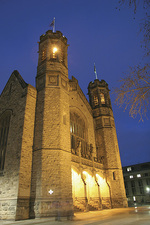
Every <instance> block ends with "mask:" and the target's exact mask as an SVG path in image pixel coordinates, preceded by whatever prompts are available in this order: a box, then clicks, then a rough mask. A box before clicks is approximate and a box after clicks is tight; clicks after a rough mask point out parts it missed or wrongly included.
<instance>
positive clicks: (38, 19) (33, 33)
mask: <svg viewBox="0 0 150 225" xmlns="http://www.w3.org/2000/svg"><path fill="white" fill-rule="evenodd" d="M117 6H118V0H113V1H112V0H105V1H104V0H53V1H52V0H0V53H1V54H0V65H1V66H0V69H1V72H0V78H1V82H0V93H1V92H2V90H3V88H4V86H5V84H6V83H7V80H8V79H9V77H10V75H11V73H12V72H13V71H14V70H18V71H19V73H20V74H21V76H22V77H23V78H24V80H25V81H26V82H27V83H30V84H31V85H33V86H35V76H36V68H37V61H38V53H37V51H38V44H37V42H38V41H39V37H40V35H42V34H43V33H45V32H46V31H47V30H48V29H51V28H50V27H49V24H50V23H51V22H52V20H53V17H55V18H56V30H60V31H61V32H62V33H63V35H64V36H66V37H67V39H68V43H69V45H70V46H69V49H68V67H69V78H71V76H72V75H73V76H75V77H76V78H77V79H78V82H79V85H80V87H81V88H82V90H83V92H84V94H85V95H86V97H87V98H88V96H87V86H88V84H89V82H90V81H94V79H95V76H94V62H95V64H96V70H97V73H98V78H99V79H100V80H101V79H104V80H105V81H106V82H107V83H108V84H109V89H110V90H113V88H114V87H116V86H117V85H118V80H120V79H121V78H122V77H123V76H124V73H126V72H127V71H128V68H129V66H134V65H138V64H139V63H140V62H141V61H142V60H143V54H144V51H143V49H142V48H141V41H142V34H141V33H139V29H140V28H139V23H140V21H141V19H142V18H143V9H142V7H139V8H138V11H137V15H136V16H135V19H134V13H133V9H129V8H128V7H127V6H123V7H121V10H120V11H119V10H118V9H116V7H117ZM144 60H146V59H144ZM110 94H111V100H112V106H113V111H114V117H115V123H116V129H117V135H118V141H119V147H120V154H121V161H122V165H123V166H126V165H131V164H136V163H142V162H148V161H150V116H149V113H148V114H147V115H148V117H149V118H148V120H147V119H145V120H144V123H143V122H139V118H136V119H132V118H131V117H129V115H128V112H127V111H126V112H123V108H118V106H117V105H115V104H114V96H113V95H112V93H111V92H110Z"/></svg>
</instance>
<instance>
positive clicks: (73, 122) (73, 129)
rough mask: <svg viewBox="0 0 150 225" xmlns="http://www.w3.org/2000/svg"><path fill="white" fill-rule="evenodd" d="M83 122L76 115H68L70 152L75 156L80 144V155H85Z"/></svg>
mask: <svg viewBox="0 0 150 225" xmlns="http://www.w3.org/2000/svg"><path fill="white" fill-rule="evenodd" d="M85 132H86V129H85V122H84V121H83V119H81V118H80V116H79V115H77V114H76V113H70V134H71V150H72V152H74V153H75V154H76V153H77V152H76V150H77V148H78V145H79V142H81V154H86V140H85V139H86V137H85V136H86V135H85Z"/></svg>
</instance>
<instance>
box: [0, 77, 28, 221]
mask: <svg viewBox="0 0 150 225" xmlns="http://www.w3.org/2000/svg"><path fill="white" fill-rule="evenodd" d="M25 105H26V88H22V86H21V84H20V83H19V81H18V80H17V78H16V77H15V76H14V75H11V77H10V79H9V81H8V82H7V84H6V86H5V88H4V91H3V92H2V94H1V96H0V114H2V113H5V110H7V109H9V110H11V112H12V115H11V119H10V127H9V133H8V140H7V148H6V155H5V165H4V171H3V174H1V176H0V215H1V218H2V219H15V217H16V208H17V198H18V183H19V168H20V157H21V143H22V134H23V126H24V113H25Z"/></svg>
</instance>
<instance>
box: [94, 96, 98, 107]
mask: <svg viewBox="0 0 150 225" xmlns="http://www.w3.org/2000/svg"><path fill="white" fill-rule="evenodd" d="M94 105H95V106H97V105H98V96H97V95H94Z"/></svg>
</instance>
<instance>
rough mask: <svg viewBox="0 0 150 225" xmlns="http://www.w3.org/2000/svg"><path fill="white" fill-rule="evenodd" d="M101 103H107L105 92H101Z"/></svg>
mask: <svg viewBox="0 0 150 225" xmlns="http://www.w3.org/2000/svg"><path fill="white" fill-rule="evenodd" d="M100 98H101V103H102V104H105V97H104V94H103V93H100Z"/></svg>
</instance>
